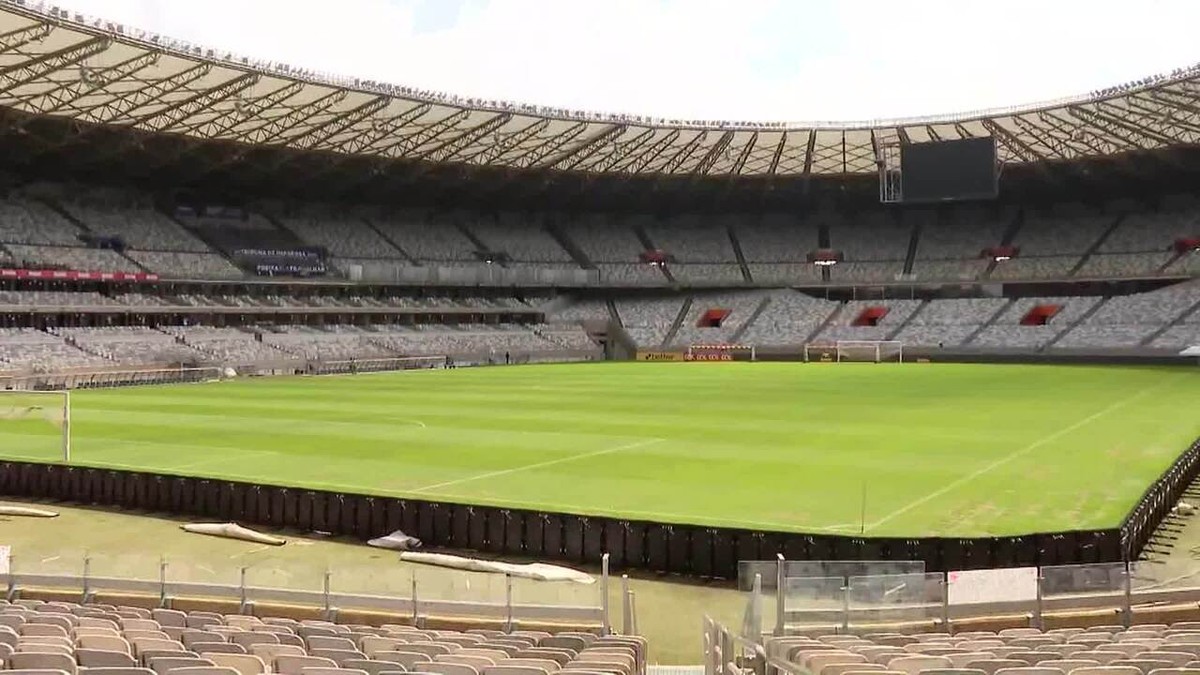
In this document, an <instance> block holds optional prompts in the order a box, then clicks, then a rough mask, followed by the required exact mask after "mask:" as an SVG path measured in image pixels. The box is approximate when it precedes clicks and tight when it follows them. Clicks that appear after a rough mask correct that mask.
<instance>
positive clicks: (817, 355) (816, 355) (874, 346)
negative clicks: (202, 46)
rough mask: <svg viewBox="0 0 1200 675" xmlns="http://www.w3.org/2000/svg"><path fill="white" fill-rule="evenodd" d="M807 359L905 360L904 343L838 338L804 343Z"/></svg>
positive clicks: (870, 361)
mask: <svg viewBox="0 0 1200 675" xmlns="http://www.w3.org/2000/svg"><path fill="white" fill-rule="evenodd" d="M804 360H805V361H829V362H833V361H836V362H839V363H840V362H843V361H846V362H851V361H860V362H868V363H884V362H889V361H891V362H896V363H900V362H903V361H904V343H902V342H900V341H898V340H838V341H837V342H830V343H825V344H807V345H804Z"/></svg>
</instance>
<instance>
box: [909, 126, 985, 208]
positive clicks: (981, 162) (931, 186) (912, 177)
mask: <svg viewBox="0 0 1200 675" xmlns="http://www.w3.org/2000/svg"><path fill="white" fill-rule="evenodd" d="M900 169H901V172H902V173H901V180H902V181H903V182H902V186H903V197H904V201H906V202H934V201H953V200H959V199H995V198H996V142H995V140H994V139H992V138H964V139H962V140H955V141H937V142H935V143H914V144H909V145H903V146H901V148H900Z"/></svg>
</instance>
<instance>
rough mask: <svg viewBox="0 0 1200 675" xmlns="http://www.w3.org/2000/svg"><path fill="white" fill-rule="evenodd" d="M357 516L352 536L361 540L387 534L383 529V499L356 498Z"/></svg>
mask: <svg viewBox="0 0 1200 675" xmlns="http://www.w3.org/2000/svg"><path fill="white" fill-rule="evenodd" d="M356 508H357V517H356V518H355V522H354V530H355V531H354V536H356V537H358V538H359V539H362V540H364V541H365V540H367V539H372V538H374V537H379V536H382V535H385V534H387V532H386V531H385V530H384V527H385V526H386V524H385V522H384V521H385V520H386V518H385V514H384V511H383V500H382V499H376V498H374V497H366V498H364V499H360V500H358V506H357V507H356Z"/></svg>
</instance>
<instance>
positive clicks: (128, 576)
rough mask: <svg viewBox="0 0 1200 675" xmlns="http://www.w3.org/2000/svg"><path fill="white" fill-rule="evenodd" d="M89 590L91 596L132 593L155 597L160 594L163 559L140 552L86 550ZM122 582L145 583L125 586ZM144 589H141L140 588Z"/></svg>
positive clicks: (127, 550)
mask: <svg viewBox="0 0 1200 675" xmlns="http://www.w3.org/2000/svg"><path fill="white" fill-rule="evenodd" d="M87 555H88V590H90V591H92V592H93V593H103V592H105V591H114V592H116V591H124V592H130V591H131V590H132V591H135V592H137V593H139V594H143V593H144V594H150V595H154V596H157V595H158V594H159V593H161V592H162V586H161V585H160V583H159V582H160V580H161V572H162V562H163V559H162V556H160V555H157V554H152V553H139V552H136V551H132V550H130V549H118V550H117V551H95V550H92V551H88V554H87ZM123 581H138V582H144V583H141V584H132V585H131V584H126V583H122V582H123ZM143 587H144V588H143Z"/></svg>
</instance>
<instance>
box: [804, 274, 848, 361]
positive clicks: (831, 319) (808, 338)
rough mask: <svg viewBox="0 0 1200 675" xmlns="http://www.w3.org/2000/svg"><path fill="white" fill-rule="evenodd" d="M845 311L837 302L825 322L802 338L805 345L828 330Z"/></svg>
mask: <svg viewBox="0 0 1200 675" xmlns="http://www.w3.org/2000/svg"><path fill="white" fill-rule="evenodd" d="M826 271H828V270H826ZM845 309H846V303H844V302H839V303H838V304H837V306H836V307H834V308H833V311H831V312H829V316H827V317H825V320H824V321H822V322H821V324H820V325H819V326H817V327H816V328H814V329H813V330H812V332H811V333H809V334H808V335H806V336H804V342H805V344H807V343H809V342H812V341H813V340H816V339H817V336H818V335H820V334H821V333H823V332H824V331H825V329H826V328H829V327H830V326H831V325H833V322H834V321H837V318H838V317H839V316H841V315H842V311H843V310H845Z"/></svg>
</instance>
